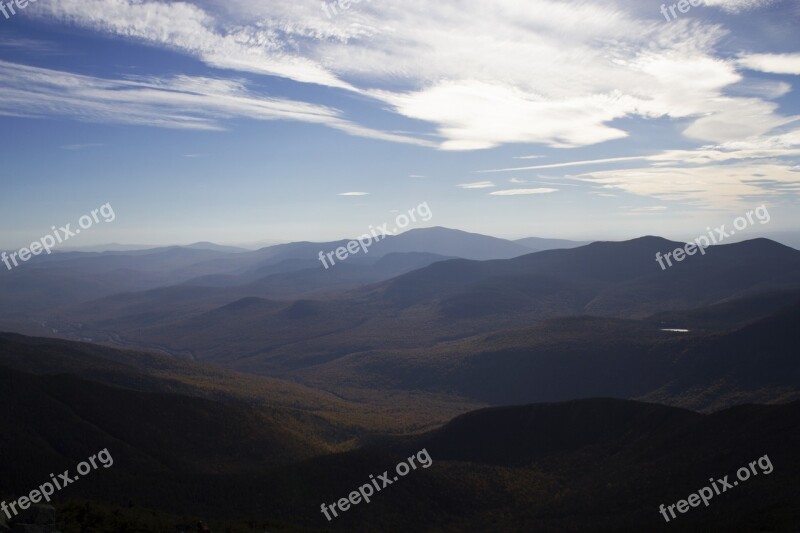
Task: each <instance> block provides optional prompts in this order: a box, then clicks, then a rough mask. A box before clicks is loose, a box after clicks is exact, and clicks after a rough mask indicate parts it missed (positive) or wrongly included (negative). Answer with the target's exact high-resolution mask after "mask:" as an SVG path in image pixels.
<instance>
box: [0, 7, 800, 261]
mask: <svg viewBox="0 0 800 533" xmlns="http://www.w3.org/2000/svg"><path fill="white" fill-rule="evenodd" d="M695 3H698V4H699V5H697V6H691V5H689V4H681V5H680V6H679V5H677V4H671V3H667V4H662V3H661V2H659V1H650V0H636V1H633V0H625V1H619V2H617V1H614V0H602V1H596V2H594V1H546V0H492V1H491V2H487V1H485V0H484V1H473V0H460V1H455V0H444V1H441V2H435V3H434V2H430V1H422V0H404V1H402V2H398V1H394V2H390V1H389V0H363V1H361V2H347V1H346V0H342V2H336V3H334V2H333V1H332V0H328V1H325V2H320V0H307V1H306V0H286V1H284V0H268V1H265V0H261V1H253V0H210V1H204V2H192V3H187V2H165V1H147V0H37V1H36V2H28V3H26V2H25V0H22V2H21V4H20V5H21V6H24V7H20V5H17V4H13V5H12V7H13V8H14V9H13V10H11V8H10V7H8V6H7V4H8V0H2V4H3V6H6V9H5V10H3V9H0V132H2V138H3V142H2V143H0V161H1V163H0V249H15V248H18V247H22V246H25V245H27V244H29V243H30V242H32V241H33V240H38V239H39V238H40V237H42V236H43V235H45V234H47V233H50V232H51V228H52V227H53V226H58V227H60V226H63V225H64V224H67V223H72V225H73V227H74V226H75V225H76V221H77V220H79V218H80V217H81V216H83V215H85V214H88V213H90V212H91V210H93V209H96V208H98V207H100V206H102V205H104V204H110V205H112V206H113V210H114V212H115V217H114V220H113V222H108V223H99V224H95V226H94V227H93V228H92V229H91V231H84V232H83V233H82V234H81V235H80V236H76V237H75V238H74V239H73V240H72V242H71V244H72V245H73V246H81V245H84V246H92V245H97V244H101V243H109V242H117V243H127V244H180V243H184V244H185V243H191V242H196V241H213V242H217V243H221V244H247V243H259V242H286V241H296V240H314V241H322V240H334V239H339V238H344V237H349V236H356V235H360V234H363V233H365V231H366V230H367V228H368V227H369V226H370V225H372V226H379V225H380V224H382V223H384V222H387V221H391V220H393V219H394V217H395V216H396V214H397V213H398V212H407V211H409V210H410V209H412V208H413V207H414V206H417V205H419V204H421V203H423V202H426V203H427V204H428V206H430V210H431V212H432V213H433V217H432V218H431V220H430V221H429V222H427V223H425V224H424V225H427V226H446V227H451V228H457V229H462V230H466V231H473V232H478V233H484V234H489V235H495V236H498V237H505V238H521V237H529V236H538V237H550V238H555V237H558V238H573V239H580V240H584V239H614V240H616V239H625V238H633V237H638V236H641V235H646V234H647V235H661V236H665V237H668V238H674V239H680V238H683V239H691V238H693V237H695V236H698V235H701V234H704V233H706V228H707V227H709V226H711V227H716V226H719V225H720V224H723V223H730V220H731V219H733V218H735V217H737V216H740V215H744V214H745V213H746V212H747V211H750V210H754V209H755V208H756V207H759V206H762V205H763V206H765V207H767V208H768V209H769V213H770V215H771V216H770V222H769V225H768V226H765V225H760V224H756V226H755V227H753V228H750V231H751V232H752V234H753V235H754V236H755V235H756V234H758V233H759V232H764V231H767V230H769V231H789V230H798V229H800V209H798V205H799V203H800V202H798V193H799V192H800V93H798V91H800V37H798V35H800V32H798V27H800V24H798V23H799V22H800V2H798V0H706V1H705V2H697V1H695ZM662 6H663V9H662ZM673 6H674V7H673ZM681 6H682V7H683V11H685V12H681V9H680V7H681ZM671 7H673V9H672V12H674V15H675V16H673V13H672V12H671V10H670V8H671ZM3 11H4V12H3ZM12 11H13V12H12ZM4 13H5V14H7V15H8V16H7V17H6V16H5V14H4Z"/></svg>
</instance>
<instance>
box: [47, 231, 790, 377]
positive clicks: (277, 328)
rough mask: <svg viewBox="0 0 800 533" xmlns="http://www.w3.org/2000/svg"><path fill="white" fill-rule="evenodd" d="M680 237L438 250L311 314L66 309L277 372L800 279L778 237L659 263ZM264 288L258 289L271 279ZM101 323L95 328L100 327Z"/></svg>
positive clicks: (710, 300)
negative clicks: (463, 253) (479, 252)
mask: <svg viewBox="0 0 800 533" xmlns="http://www.w3.org/2000/svg"><path fill="white" fill-rule="evenodd" d="M676 246H677V243H673V242H670V241H667V240H664V239H659V238H654V237H651V238H642V239H636V240H633V241H626V242H622V243H593V244H591V245H588V246H584V247H581V248H575V249H570V250H549V251H544V252H538V253H533V254H528V255H524V256H521V257H516V258H513V259H508V260H494V261H482V262H479V261H468V260H463V259H456V260H449V261H439V262H435V263H433V264H431V265H429V266H426V267H424V268H421V269H418V270H414V271H412V272H409V273H407V274H403V275H401V276H399V277H396V278H393V279H390V280H388V281H384V282H381V283H377V284H375V285H372V286H367V287H362V288H358V289H355V290H353V291H352V292H350V293H347V294H340V295H329V296H328V297H326V298H325V299H324V300H322V301H320V302H319V303H318V304H317V312H316V314H315V315H314V316H313V317H309V318H306V319H304V318H302V316H301V317H297V316H293V315H287V314H286V313H285V312H284V309H286V308H288V307H289V306H290V305H291V303H283V304H280V305H277V306H269V307H260V308H255V309H251V310H250V311H249V312H248V313H245V314H243V313H240V312H231V311H230V310H227V309H215V310H208V307H207V306H206V307H202V308H201V307H198V309H197V312H196V313H195V314H194V315H193V316H191V315H189V316H183V317H176V318H177V319H176V320H172V321H170V322H169V323H165V321H164V320H155V321H151V322H150V326H151V327H148V325H147V324H143V323H142V322H141V321H140V320H139V318H138V315H139V314H141V313H144V312H147V310H146V309H145V308H142V309H140V310H138V311H136V312H135V313H131V314H129V315H125V316H118V318H112V319H111V320H109V319H108V318H107V315H106V314H100V313H98V312H96V313H94V314H91V313H89V314H87V313H84V312H83V311H82V312H81V313H80V314H78V313H75V312H72V311H70V312H69V313H66V314H65V315H63V316H61V317H60V318H59V320H60V321H61V322H66V323H67V324H69V323H70V321H72V322H74V321H75V320H76V318H77V317H80V318H78V320H79V321H80V323H81V324H83V326H82V329H83V331H85V332H92V331H93V330H94V332H95V334H98V332H97V330H100V331H113V332H116V333H117V334H118V335H121V336H122V337H124V338H125V340H127V341H128V342H131V343H134V344H135V343H143V345H148V344H157V345H159V346H164V347H168V348H169V349H170V350H174V351H176V352H185V351H191V352H193V353H195V354H197V357H198V358H200V359H209V360H214V361H217V362H219V363H220V364H231V363H232V362H233V361H235V362H236V363H235V364H236V365H237V366H236V368H238V369H245V370H247V371H256V372H263V373H272V372H285V371H290V370H291V371H293V370H296V369H300V368H303V367H305V366H306V365H308V364H311V363H312V362H314V364H320V363H321V362H329V361H332V360H334V359H337V358H340V357H344V356H347V355H349V354H352V353H355V352H368V351H370V350H377V349H380V350H392V349H428V348H430V347H433V346H435V345H436V344H437V343H440V342H442V341H443V340H456V339H463V338H467V337H472V336H475V335H481V334H490V333H493V332H497V331H502V330H507V329H519V328H526V327H530V326H531V325H532V324H535V323H537V322H539V321H542V320H546V319H552V318H557V317H567V316H574V315H592V316H607V317H612V318H647V317H649V316H650V315H652V314H654V313H658V312H666V311H677V310H682V309H690V308H698V307H704V306H709V305H714V304H718V303H722V302H725V301H730V300H733V299H735V298H741V297H746V296H750V295H755V294H759V293H763V292H766V291H775V290H787V289H792V290H797V289H800V252H798V251H797V250H793V249H791V248H788V247H785V246H782V245H779V244H777V243H774V242H771V241H766V240H755V241H748V242H744V243H737V244H731V245H726V246H716V247H712V248H710V249H708V250H707V251H706V255H705V256H699V255H698V256H696V257H688V258H687V259H686V261H684V262H683V263H677V264H675V265H674V266H673V267H672V268H671V269H668V270H666V271H662V270H661V268H660V267H659V266H658V263H657V262H656V261H655V253H656V252H657V251H661V252H665V251H667V250H671V249H674V248H675V247H676ZM339 266H341V267H345V268H343V269H342V270H339V271H337V272H336V273H334V272H333V271H335V270H336V269H337V268H338V266H337V267H334V268H333V269H331V270H330V271H324V270H323V269H318V270H317V271H313V270H312V271H309V274H310V275H311V277H308V276H307V275H306V274H304V273H303V271H300V272H289V273H285V274H279V275H277V276H278V277H277V278H275V279H274V280H273V281H272V282H270V283H273V284H274V285H272V286H273V287H277V286H280V285H281V284H282V285H283V286H284V287H289V289H287V290H296V289H297V288H298V287H301V286H308V287H315V288H317V287H321V285H316V286H315V283H326V282H330V283H332V282H333V281H334V280H335V279H336V276H345V274H346V272H347V269H348V268H351V269H356V268H359V267H357V264H356V263H355V262H354V263H353V264H343V265H339ZM353 272H355V270H354V271H353ZM326 276H327V277H326ZM267 279H269V278H267ZM314 280H321V281H314ZM325 280H328V281H325ZM259 283H261V282H259ZM256 287H257V284H255V285H253V286H252V287H251V289H250V292H251V295H253V294H258V292H257V291H259V290H264V286H261V287H260V288H258V289H257V288H256ZM291 287H294V288H291ZM188 294H189V295H191V291H189V292H188ZM261 294H263V293H261ZM243 297H246V296H245V295H243ZM270 299H275V298H270ZM153 311H155V309H153ZM190 313H191V311H190ZM290 316H292V318H290ZM650 327H652V325H650ZM667 327H668V326H667ZM58 329H60V330H63V329H65V328H64V327H63V326H62V327H58ZM95 334H92V335H87V336H89V337H92V338H98V337H96V336H95ZM242 354H248V355H247V357H242Z"/></svg>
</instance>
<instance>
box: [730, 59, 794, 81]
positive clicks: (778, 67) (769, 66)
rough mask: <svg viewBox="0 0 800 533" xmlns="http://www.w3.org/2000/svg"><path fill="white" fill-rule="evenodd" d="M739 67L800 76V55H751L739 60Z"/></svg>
mask: <svg viewBox="0 0 800 533" xmlns="http://www.w3.org/2000/svg"><path fill="white" fill-rule="evenodd" d="M739 65H741V66H742V67H744V68H748V69H750V70H758V71H760V72H769V73H771V74H794V75H798V76H800V54H749V55H744V56H742V57H740V58H739Z"/></svg>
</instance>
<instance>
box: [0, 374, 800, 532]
mask: <svg viewBox="0 0 800 533" xmlns="http://www.w3.org/2000/svg"><path fill="white" fill-rule="evenodd" d="M0 402H2V405H3V407H4V409H3V410H2V412H1V414H0V428H2V431H1V432H0V446H2V449H3V458H2V475H1V476H0V497H2V498H4V499H5V500H6V501H12V500H14V499H16V498H18V497H19V496H21V495H23V494H26V493H28V492H29V491H30V490H32V489H33V488H35V487H37V486H39V484H41V483H42V482H44V481H47V480H48V479H49V474H50V473H51V472H62V471H64V470H65V469H70V470H71V471H72V473H73V474H74V473H75V472H74V469H75V465H77V463H78V462H80V461H82V460H84V459H86V458H88V457H89V456H90V455H92V454H94V453H97V452H98V451H99V450H101V449H103V448H108V450H109V452H110V453H111V455H112V457H113V459H114V464H113V465H112V466H110V467H109V468H107V469H103V468H101V469H99V470H97V471H95V472H93V473H92V474H90V475H87V476H84V477H83V478H82V479H80V480H79V481H77V482H75V483H73V484H72V485H70V486H69V487H67V488H65V489H64V490H63V491H61V492H59V493H57V494H56V496H55V499H54V503H55V505H56V506H57V508H58V509H59V511H60V515H59V516H61V519H62V523H61V528H62V529H63V530H64V531H69V532H71V531H96V532H102V533H105V532H112V531H115V532H117V531H165V532H166V531H175V525H176V524H177V523H179V522H182V521H184V520H185V517H186V516H193V517H202V518H203V519H205V520H207V521H209V522H210V523H211V524H212V526H213V528H214V530H215V531H240V532H242V531H245V532H253V533H254V532H256V531H264V530H265V529H267V530H269V531H284V530H286V531H288V530H295V529H302V530H305V531H323V530H336V531H363V532H373V531H374V532H389V533H392V532H407V531H420V532H423V531H452V532H456V531H458V532H472V531H474V532H483V531H553V532H556V531H559V532H561V531H575V532H578V531H617V532H628V531H629V532H641V531H698V532H700V531H702V532H728V531H786V532H789V531H795V529H793V528H795V527H796V526H797V524H798V520H800V481H799V479H800V478H798V476H797V472H798V467H800V457H799V456H798V455H797V453H796V450H797V447H798V445H800V424H798V420H800V403H792V404H785V405H774V406H752V405H751V406H740V407H736V408H732V409H729V410H725V411H722V412H719V413H716V414H713V415H701V414H697V413H694V412H691V411H685V410H682V409H676V408H670V407H664V406H658V405H652V404H643V403H637V402H630V401H623V400H606V399H593V400H583V401H573V402H567V403H562V404H542V405H530V406H522V407H510V408H494V409H488V410H481V411H476V412H472V413H468V414H466V415H463V416H460V417H458V418H456V419H455V420H453V421H452V422H450V423H448V424H446V425H445V426H443V427H442V428H440V429H437V430H434V431H432V432H429V433H426V434H422V435H417V436H406V437H386V438H381V439H377V440H374V441H373V442H372V443H371V444H369V445H367V446H365V447H363V448H360V449H357V450H354V451H351V452H347V453H344V454H342V453H338V454H337V453H331V452H330V451H326V450H325V448H324V447H321V446H319V445H318V444H315V435H313V434H304V433H303V432H302V431H298V428H301V427H303V426H302V424H298V421H296V420H292V419H291V415H290V414H289V415H288V418H282V417H277V416H276V415H275V413H273V412H271V410H269V409H265V408H257V407H254V406H252V405H249V404H247V403H244V402H236V401H230V400H211V399H205V398H196V397H189V396H184V395H180V394H164V393H157V392H151V393H143V392H139V391H132V390H127V389H119V388H114V387H107V386H105V385H100V384H97V383H93V382H90V381H85V380H80V379H77V378H75V377H72V376H34V375H31V374H26V373H23V372H19V371H16V370H8V369H0ZM284 415H286V413H284ZM422 449H424V450H425V451H426V452H427V455H428V457H430V459H431V461H432V462H431V463H429V464H428V466H427V467H423V466H422V462H421V461H419V460H418V461H417V465H418V466H417V468H416V469H413V470H411V471H410V472H409V473H408V474H407V475H406V476H405V477H402V478H400V476H397V477H398V479H394V477H395V476H396V473H395V472H396V471H395V465H397V464H398V463H399V462H400V461H404V460H406V459H407V458H408V457H410V456H411V455H412V454H414V455H417V454H418V453H419V452H420V450H422ZM765 456H766V457H767V459H764V460H762V462H763V463H764V464H765V465H766V462H765V461H767V460H768V461H769V464H770V465H771V467H772V471H771V472H770V473H767V472H766V470H761V469H759V475H754V476H752V479H750V480H748V481H747V482H742V483H740V484H739V486H737V487H735V488H732V489H729V491H728V492H725V493H724V494H720V495H719V496H717V497H715V498H713V499H712V500H711V503H710V506H709V507H705V506H701V507H698V508H692V509H691V510H690V511H689V512H688V513H687V514H685V515H678V518H677V519H675V521H674V523H671V524H667V523H666V522H665V521H664V519H663V518H662V516H661V515H660V514H659V506H660V505H661V504H666V505H670V504H674V503H676V502H678V501H679V500H681V499H685V498H687V497H688V496H689V495H690V494H691V493H693V492H696V491H698V490H699V489H701V488H702V487H704V486H706V485H708V484H709V481H708V479H709V477H714V478H715V479H717V478H722V477H723V476H725V475H728V476H729V479H731V480H732V477H733V476H734V475H735V473H736V471H737V469H738V468H740V467H742V466H746V465H748V464H749V463H751V462H753V461H758V460H759V458H763V457H765ZM384 471H388V472H389V474H388V477H387V480H388V481H389V485H386V486H385V487H384V488H383V490H381V491H380V492H376V493H375V494H374V496H373V498H372V501H371V503H369V504H366V503H364V502H362V503H361V504H360V505H354V506H353V507H352V508H350V509H349V510H348V511H346V512H343V513H340V516H339V517H338V518H336V519H335V520H334V521H332V522H328V521H327V520H326V519H325V517H324V516H323V515H322V513H321V509H320V505H321V504H322V503H326V504H331V503H332V502H334V501H338V500H340V499H341V498H347V497H348V495H349V494H350V493H351V492H353V491H355V490H357V489H358V488H359V487H361V486H362V485H365V484H369V483H370V482H371V481H370V479H371V478H370V476H374V477H375V478H376V479H377V477H378V476H380V475H381V474H382V473H383V472H384ZM376 482H377V481H376ZM381 484H382V482H381ZM109 506H110V507H109ZM151 510H152V511H154V512H151ZM266 523H269V524H271V525H270V526H269V528H266V527H265V526H264V525H263V524H266ZM143 524H147V525H146V526H144V525H143ZM232 524H237V525H236V526H235V527H234V526H233V525H232ZM259 524H262V526H261V528H260V529H259V528H258V525H259ZM281 524H282V525H281Z"/></svg>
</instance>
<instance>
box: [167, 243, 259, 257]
mask: <svg viewBox="0 0 800 533" xmlns="http://www.w3.org/2000/svg"><path fill="white" fill-rule="evenodd" d="M181 247H182V248H189V249H191V250H213V251H215V252H226V253H231V254H239V253H242V252H248V251H249V250H248V249H247V248H240V247H238V246H225V245H221V244H214V243H213V242H196V243H194V244H186V245H183V246H181Z"/></svg>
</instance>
